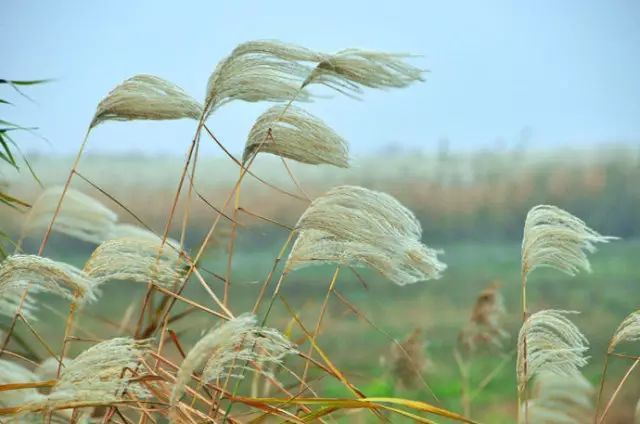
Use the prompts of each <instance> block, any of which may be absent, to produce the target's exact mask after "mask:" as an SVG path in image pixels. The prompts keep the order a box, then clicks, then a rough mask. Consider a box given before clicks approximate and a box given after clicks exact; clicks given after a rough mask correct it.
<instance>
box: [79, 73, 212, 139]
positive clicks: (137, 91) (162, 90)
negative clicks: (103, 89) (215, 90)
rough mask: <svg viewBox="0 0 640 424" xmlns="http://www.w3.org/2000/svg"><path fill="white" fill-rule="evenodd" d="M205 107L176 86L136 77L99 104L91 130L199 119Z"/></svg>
mask: <svg viewBox="0 0 640 424" xmlns="http://www.w3.org/2000/svg"><path fill="white" fill-rule="evenodd" d="M201 114H202V106H201V105H200V104H199V103H198V102H197V101H195V100H194V99H193V98H192V97H191V96H189V95H188V94H187V93H185V91H184V90H182V89H181V88H180V87H178V86H177V85H175V84H173V83H171V82H169V81H166V80H164V79H162V78H159V77H156V76H153V75H144V74H142V75H135V76H133V77H131V78H129V79H127V80H125V81H124V82H122V83H121V84H119V85H118V86H116V87H115V88H114V89H113V90H111V92H110V93H109V94H108V95H107V97H105V98H104V99H102V101H100V103H99V104H98V107H97V110H96V113H95V115H94V117H93V120H92V121H91V125H90V126H89V128H94V127H96V126H97V125H99V124H101V123H103V122H105V121H132V120H139V119H149V120H165V119H181V118H192V119H198V118H200V115H201Z"/></svg>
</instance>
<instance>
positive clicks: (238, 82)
mask: <svg viewBox="0 0 640 424" xmlns="http://www.w3.org/2000/svg"><path fill="white" fill-rule="evenodd" d="M314 60H320V56H319V55H318V53H314V52H312V51H311V50H307V49H305V48H303V47H299V46H295V45H291V44H285V43H282V42H279V41H268V40H265V41H250V42H247V43H243V44H240V45H239V46H237V47H236V48H235V49H234V50H233V51H232V52H231V54H230V55H229V56H228V57H226V58H225V59H223V60H222V61H220V63H218V65H217V67H216V69H215V70H214V71H213V73H212V74H211V76H210V77H209V81H208V83H207V93H206V100H205V111H204V118H205V119H206V118H208V117H209V115H211V113H213V112H214V111H215V110H216V109H218V108H219V107H220V106H222V105H224V104H226V103H229V102H231V101H234V100H243V101H246V102H259V101H275V102H279V101H287V100H292V99H294V98H296V99H298V100H308V99H309V95H308V94H307V93H306V92H305V91H304V90H302V89H301V84H302V82H303V81H304V79H305V78H306V77H307V75H309V73H310V72H311V68H310V67H309V66H307V65H304V64H302V63H300V62H304V61H314Z"/></svg>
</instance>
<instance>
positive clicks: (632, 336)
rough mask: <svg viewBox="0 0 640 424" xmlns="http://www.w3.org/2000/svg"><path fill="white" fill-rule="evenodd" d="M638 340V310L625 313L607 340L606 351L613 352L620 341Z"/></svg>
mask: <svg viewBox="0 0 640 424" xmlns="http://www.w3.org/2000/svg"><path fill="white" fill-rule="evenodd" d="M638 340H640V310H638V311H635V312H632V313H631V314H629V315H627V317H626V318H625V319H624V320H623V321H622V322H621V323H620V325H619V326H618V328H617V329H616V332H615V333H614V334H613V337H612V338H611V341H610V342H609V346H608V348H607V349H608V352H609V353H611V352H613V351H614V350H615V348H616V346H618V345H619V344H620V343H623V342H637V341H638Z"/></svg>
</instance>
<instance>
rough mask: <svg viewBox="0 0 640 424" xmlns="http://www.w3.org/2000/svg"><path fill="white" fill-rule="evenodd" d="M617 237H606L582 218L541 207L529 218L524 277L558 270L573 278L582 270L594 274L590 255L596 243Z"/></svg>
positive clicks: (525, 235)
mask: <svg viewBox="0 0 640 424" xmlns="http://www.w3.org/2000/svg"><path fill="white" fill-rule="evenodd" d="M614 239H616V237H607V236H602V235H600V234H598V233H597V232H595V231H594V230H592V229H591V228H589V227H587V225H586V224H585V223H584V222H583V221H582V220H581V219H579V218H576V217H575V216H573V215H571V214H570V213H568V212H566V211H564V210H562V209H560V208H557V207H555V206H549V205H539V206H536V207H534V208H532V209H531V210H530V211H529V213H528V214H527V219H526V221H525V224H524V237H523V239H522V274H523V275H524V276H526V275H528V274H529V273H530V272H531V271H533V270H534V269H536V268H540V267H549V268H555V269H557V270H559V271H562V272H564V273H566V274H569V275H572V276H573V275H575V274H576V273H577V272H578V270H579V269H583V270H585V271H587V272H590V271H591V265H590V263H589V259H588V258H587V253H593V252H594V251H595V250H596V248H595V246H594V244H595V243H606V242H608V241H609V240H614Z"/></svg>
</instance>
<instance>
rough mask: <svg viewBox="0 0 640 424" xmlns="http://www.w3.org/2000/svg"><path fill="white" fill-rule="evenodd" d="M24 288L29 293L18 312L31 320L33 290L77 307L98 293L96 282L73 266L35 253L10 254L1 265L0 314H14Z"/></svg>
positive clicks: (10, 315)
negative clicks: (20, 310) (60, 298)
mask: <svg viewBox="0 0 640 424" xmlns="http://www.w3.org/2000/svg"><path fill="white" fill-rule="evenodd" d="M27 287H29V289H30V292H29V293H30V294H29V295H27V297H26V298H25V301H24V304H23V308H22V312H21V313H22V314H23V315H24V316H25V317H27V318H31V319H34V318H35V317H34V315H33V313H34V311H35V309H36V308H37V303H36V301H35V299H34V298H33V297H32V295H33V294H35V293H38V292H46V293H52V294H55V295H57V296H60V297H62V298H65V299H68V300H70V301H71V302H74V303H75V304H77V305H80V306H81V305H82V304H84V303H85V302H91V301H94V300H96V299H97V296H98V294H99V290H98V289H97V282H96V281H95V280H94V279H93V278H91V277H90V276H89V275H87V274H86V273H85V272H84V271H82V270H80V269H78V268H76V267H74V266H72V265H69V264H66V263H64V262H58V261H53V260H51V259H48V258H43V257H41V256H36V255H13V256H9V257H7V258H6V259H5V260H4V261H2V263H1V264H0V314H2V315H6V316H9V317H13V316H14V314H15V313H16V311H17V309H18V305H19V304H20V298H21V295H22V293H23V292H24V290H25V289H26V288H27Z"/></svg>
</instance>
